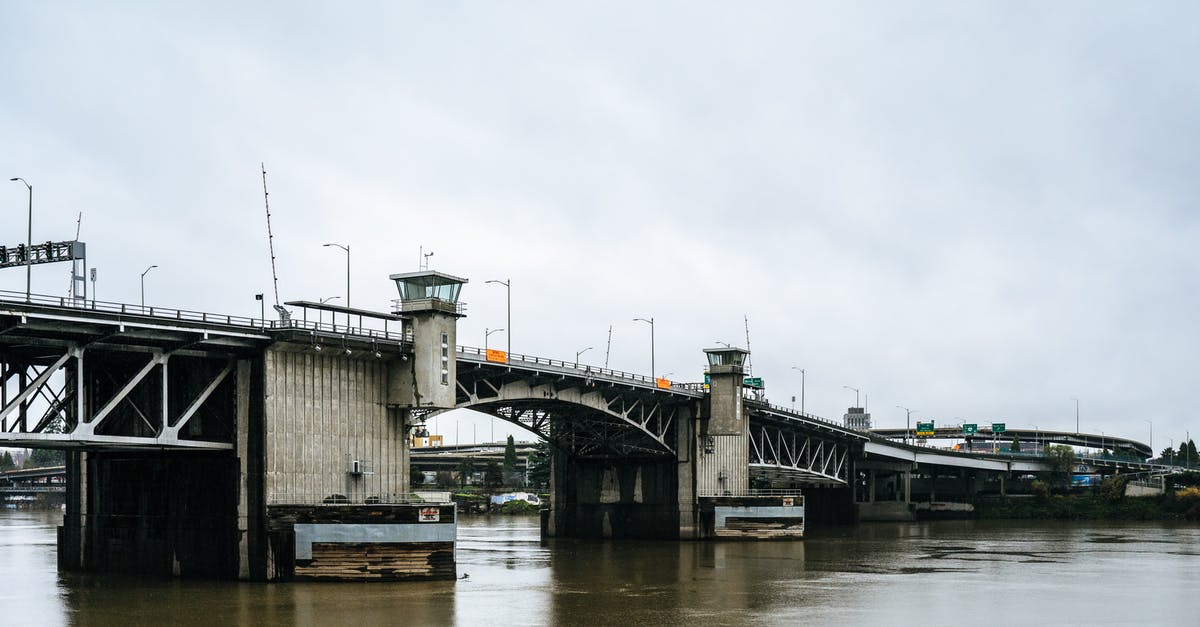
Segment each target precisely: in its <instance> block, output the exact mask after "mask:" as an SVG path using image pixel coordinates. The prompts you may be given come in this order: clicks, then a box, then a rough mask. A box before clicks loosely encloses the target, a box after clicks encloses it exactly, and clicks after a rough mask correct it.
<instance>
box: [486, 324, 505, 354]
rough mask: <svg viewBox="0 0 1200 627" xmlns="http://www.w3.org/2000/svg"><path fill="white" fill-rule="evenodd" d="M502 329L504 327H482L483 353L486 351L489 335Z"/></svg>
mask: <svg viewBox="0 0 1200 627" xmlns="http://www.w3.org/2000/svg"><path fill="white" fill-rule="evenodd" d="M503 330H504V329H489V328H487V327H484V329H483V350H484V352H485V353H486V352H487V349H488V338H489V337H491V336H492V334H493V333H497V332H500V331H503Z"/></svg>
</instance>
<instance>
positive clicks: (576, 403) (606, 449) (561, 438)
mask: <svg viewBox="0 0 1200 627" xmlns="http://www.w3.org/2000/svg"><path fill="white" fill-rule="evenodd" d="M457 383H458V403H457V408H463V409H472V410H475V411H479V412H482V413H485V414H488V415H491V416H495V417H497V418H500V419H502V420H506V421H508V422H512V423H515V424H518V425H521V426H522V427H525V428H526V429H529V430H530V431H533V432H534V433H536V434H537V435H538V436H540V437H542V438H544V439H546V440H548V441H549V442H551V443H552V444H553V445H554V446H556V447H557V448H559V449H560V450H564V451H566V452H569V453H570V454H572V455H575V456H581V457H673V456H674V455H675V452H676V451H675V429H676V428H677V426H678V423H679V421H680V420H681V419H684V416H686V415H689V414H688V413H687V412H688V408H689V406H690V403H691V402H692V399H680V398H678V397H675V396H673V395H670V394H668V393H656V392H654V391H650V390H645V389H639V388H634V387H632V386H622V385H618V384H607V383H604V382H597V381H594V380H590V379H587V378H581V377H570V376H566V375H561V374H540V373H530V372H522V371H519V370H516V369H509V368H499V367H497V368H487V367H479V368H462V367H461V364H460V369H459V377H458V382H457Z"/></svg>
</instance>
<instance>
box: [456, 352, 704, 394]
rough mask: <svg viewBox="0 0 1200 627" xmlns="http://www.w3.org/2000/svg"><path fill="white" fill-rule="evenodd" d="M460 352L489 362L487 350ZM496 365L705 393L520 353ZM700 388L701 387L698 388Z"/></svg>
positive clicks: (690, 385) (691, 386) (686, 386)
mask: <svg viewBox="0 0 1200 627" xmlns="http://www.w3.org/2000/svg"><path fill="white" fill-rule="evenodd" d="M456 348H457V350H458V352H459V353H460V354H462V355H473V356H476V357H482V358H483V359H484V360H485V361H487V350H486V349H482V348H477V347H474V346H458V347H456ZM489 363H494V364H496V365H503V364H505V363H507V365H510V366H512V365H528V366H550V367H552V368H560V369H562V370H567V371H570V372H574V373H578V374H580V375H582V376H589V377H603V378H605V379H610V380H614V381H621V382H633V383H640V384H642V385H644V386H647V387H652V388H655V389H660V390H663V391H672V392H684V393H692V394H696V393H698V392H702V391H703V386H704V384H703V383H675V382H671V387H670V388H660V387H658V382H657V381H655V379H654V378H653V377H648V376H646V375H641V374H635V373H632V372H623V371H620V370H611V369H609V368H597V367H595V366H591V365H587V364H583V365H581V364H579V363H578V362H571V361H564V360H561V359H550V358H548V357H538V356H536V355H521V354H519V353H509V354H508V361H507V362H499V361H493V362H489ZM697 386H699V387H697Z"/></svg>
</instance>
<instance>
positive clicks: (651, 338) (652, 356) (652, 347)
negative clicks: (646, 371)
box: [633, 316, 657, 379]
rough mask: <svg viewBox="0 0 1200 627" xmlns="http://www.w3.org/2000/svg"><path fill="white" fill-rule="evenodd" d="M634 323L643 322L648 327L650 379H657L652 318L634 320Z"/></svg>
mask: <svg viewBox="0 0 1200 627" xmlns="http://www.w3.org/2000/svg"><path fill="white" fill-rule="evenodd" d="M633 321H634V322H645V323H646V324H648V325H650V378H651V379H655V378H657V377H656V376H655V374H654V317H653V316H651V317H650V318H634V319H633Z"/></svg>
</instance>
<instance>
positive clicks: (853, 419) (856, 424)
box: [842, 407, 871, 431]
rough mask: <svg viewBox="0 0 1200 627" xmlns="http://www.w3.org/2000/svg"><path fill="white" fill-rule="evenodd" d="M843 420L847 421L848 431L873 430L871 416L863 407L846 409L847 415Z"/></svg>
mask: <svg viewBox="0 0 1200 627" xmlns="http://www.w3.org/2000/svg"><path fill="white" fill-rule="evenodd" d="M842 418H843V419H844V420H845V421H846V428H847V429H858V430H859V431H866V430H867V429H870V428H871V414H868V413H867V411H866V410H865V409H863V408H862V407H850V408H848V409H846V415H845V416H843V417H842Z"/></svg>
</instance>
